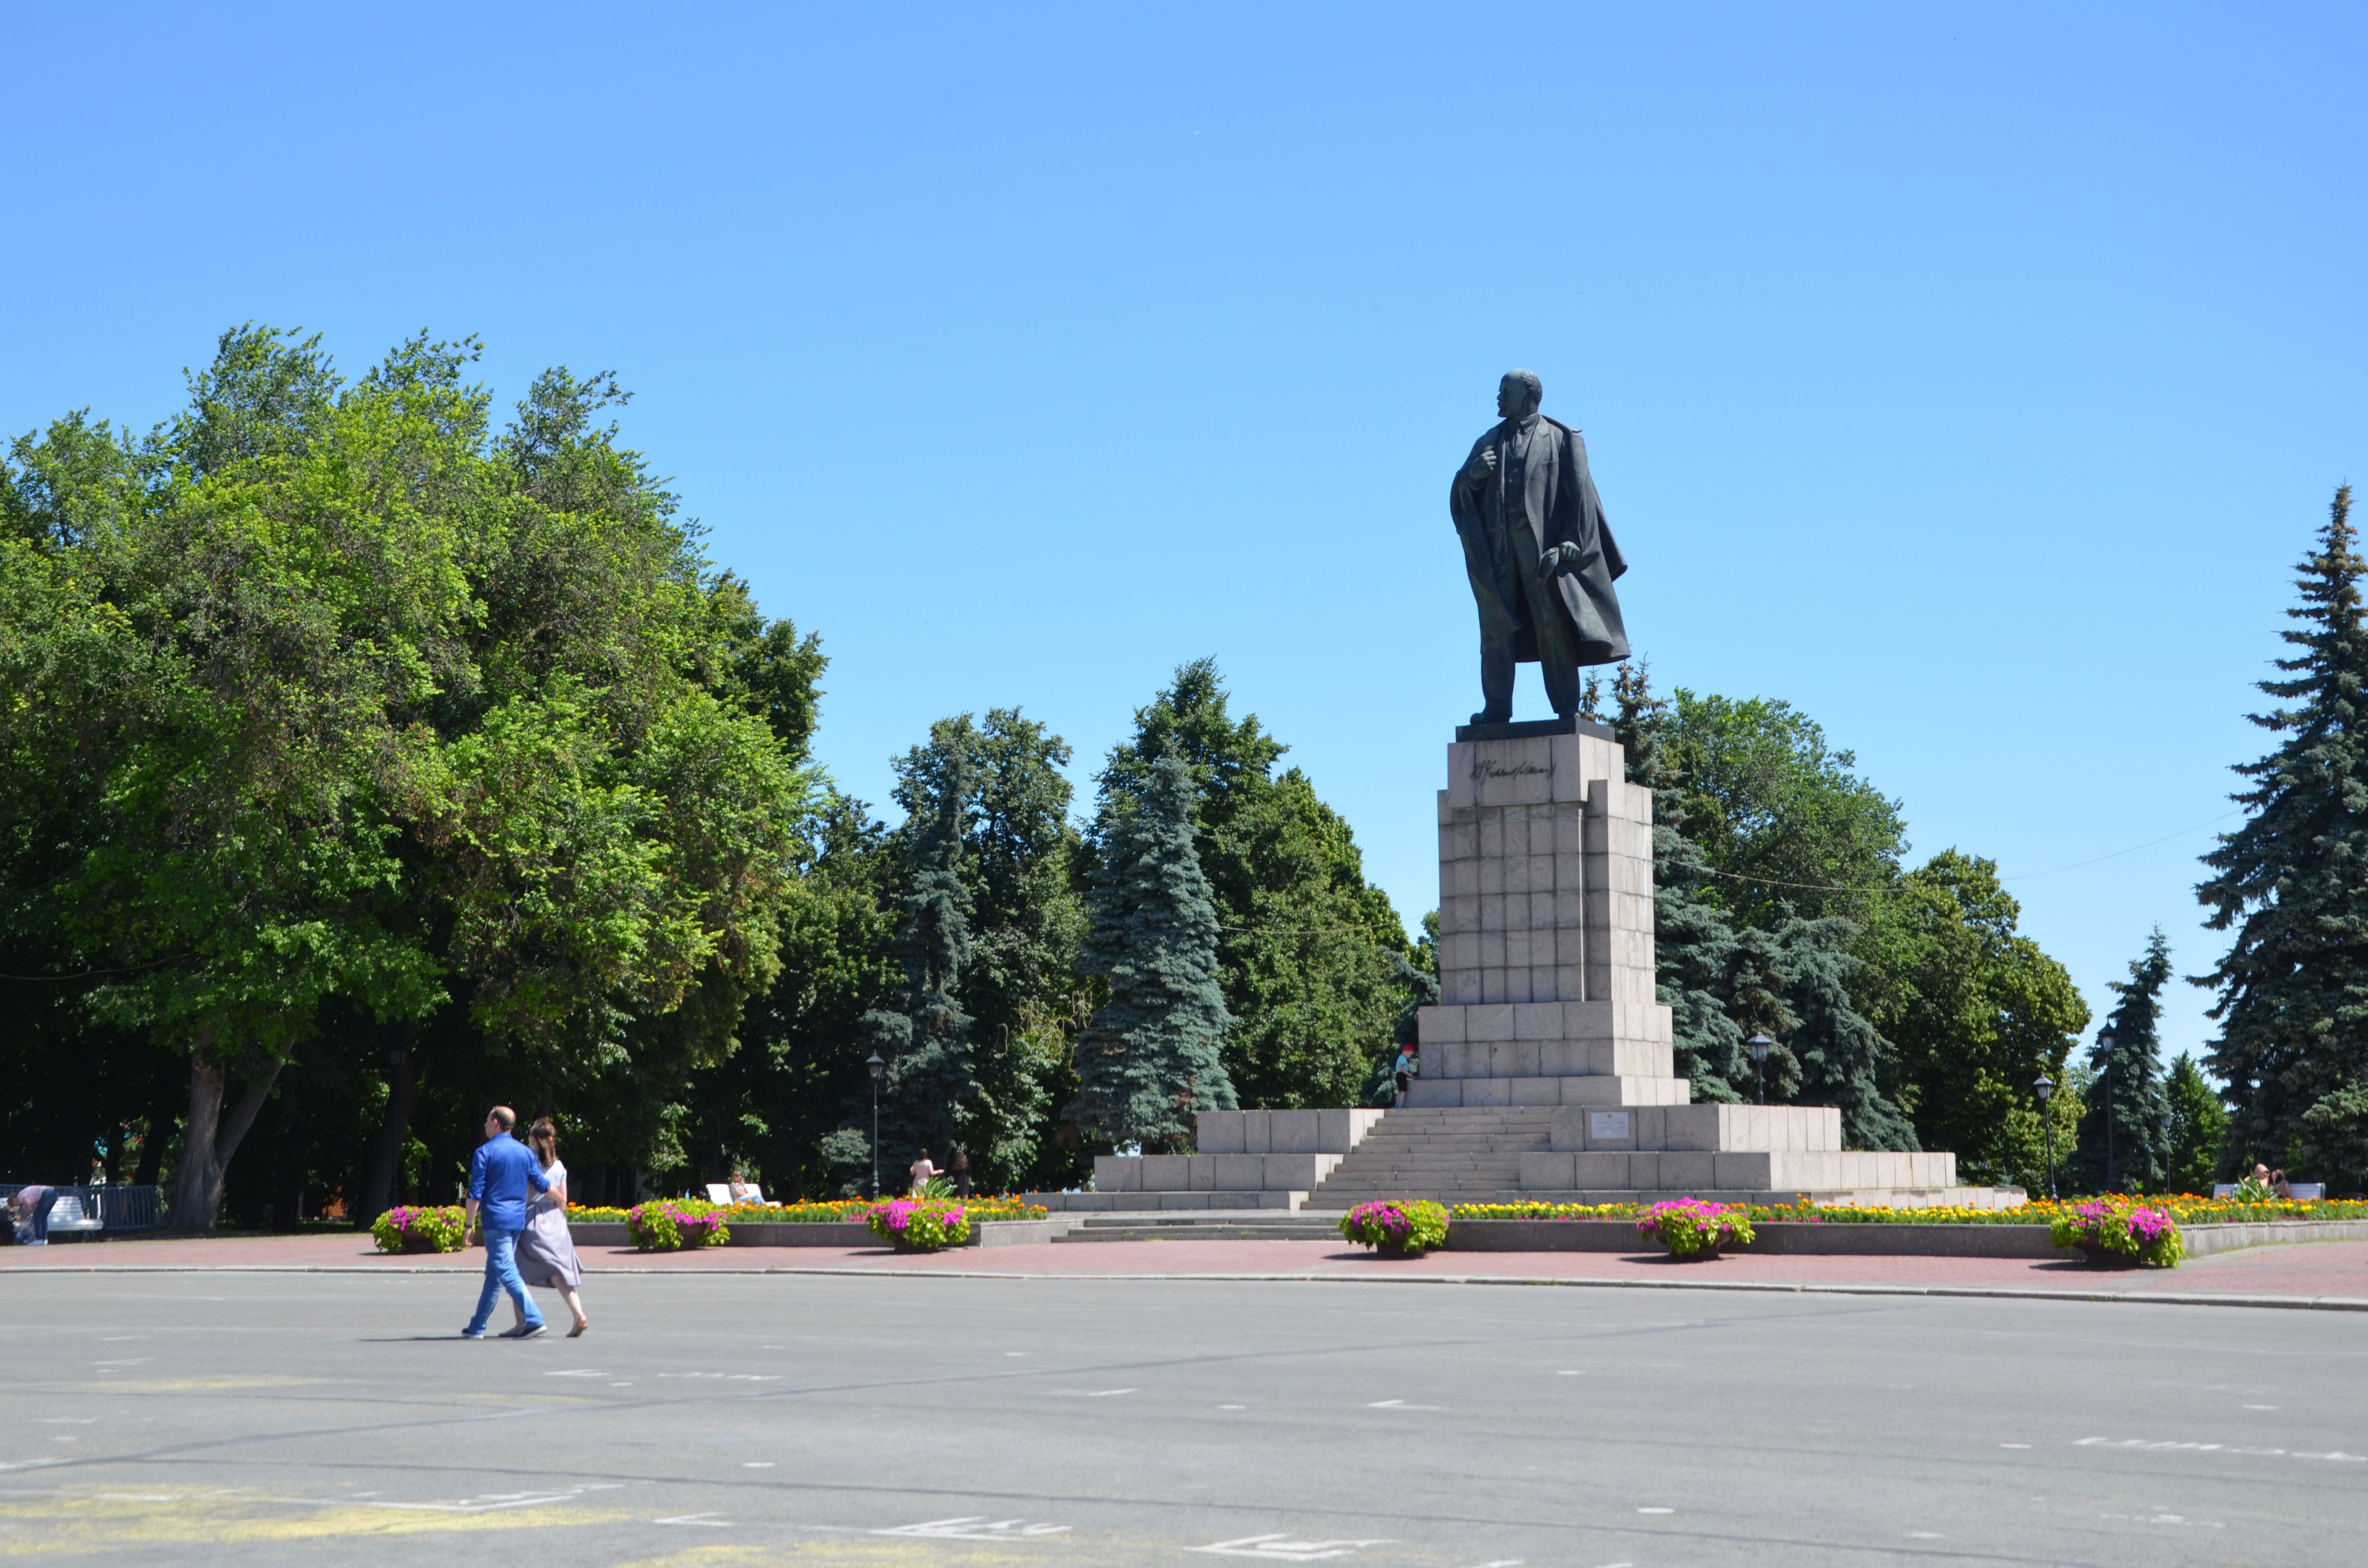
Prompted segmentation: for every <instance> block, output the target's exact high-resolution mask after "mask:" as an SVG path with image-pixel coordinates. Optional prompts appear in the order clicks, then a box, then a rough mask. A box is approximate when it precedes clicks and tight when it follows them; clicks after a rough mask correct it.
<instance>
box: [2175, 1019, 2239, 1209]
mask: <svg viewBox="0 0 2368 1568" xmlns="http://www.w3.org/2000/svg"><path fill="white" fill-rule="evenodd" d="M2164 1097H2165V1098H2166V1099H2168V1100H2169V1103H2170V1176H2169V1180H2168V1181H2166V1182H2165V1183H2164V1184H2163V1187H2164V1190H2165V1191H2168V1192H2209V1191H2211V1190H2212V1182H2213V1180H2214V1177H2215V1176H2217V1175H2218V1174H2219V1170H2220V1150H2221V1144H2222V1143H2223V1142H2225V1141H2226V1138H2227V1135H2228V1113H2227V1112H2226V1110H2224V1109H2222V1108H2221V1105H2220V1096H2219V1093H2218V1092H2217V1091H2216V1090H2214V1088H2213V1087H2212V1084H2211V1081H2210V1080H2209V1079H2207V1078H2205V1077H2204V1076H2203V1068H2201V1067H2198V1066H2197V1065H2196V1064H2195V1058H2193V1057H2192V1056H2190V1055H2189V1054H2187V1052H2185V1051H2180V1053H2179V1059H2178V1060H2177V1061H2175V1062H2172V1063H2171V1064H2170V1082H2169V1086H2168V1087H2167V1088H2166V1089H2165V1091H2164Z"/></svg>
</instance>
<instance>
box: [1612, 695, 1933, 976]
mask: <svg viewBox="0 0 2368 1568" xmlns="http://www.w3.org/2000/svg"><path fill="white" fill-rule="evenodd" d="M1623 674H1624V672H1623ZM1639 678H1641V671H1640V676H1639ZM1660 727H1661V728H1662V730H1663V734H1662V736H1661V749H1662V752H1663V754H1664V755H1663V757H1662V761H1661V767H1662V771H1663V775H1664V779H1665V782H1664V784H1662V785H1661V786H1657V787H1656V812H1657V811H1660V810H1663V809H1666V810H1668V813H1669V815H1670V817H1671V820H1672V821H1674V822H1677V823H1679V824H1681V826H1682V830H1683V831H1684V833H1685V834H1686V835H1687V836H1689V837H1690V838H1691V839H1692V840H1693V841H1694V842H1695V843H1697V844H1699V845H1701V846H1702V855H1703V858H1705V859H1706V860H1707V861H1708V863H1709V865H1710V867H1711V868H1712V869H1713V870H1714V871H1715V872H1717V873H1719V875H1718V878H1717V880H1718V882H1719V892H1720V899H1719V902H1720V903H1722V904H1723V905H1724V906H1725V909H1726V910H1727V912H1728V914H1729V916H1730V918H1732V919H1733V920H1734V921H1735V923H1736V925H1738V926H1756V927H1759V928H1760V929H1765V930H1772V929H1774V928H1775V927H1776V926H1779V925H1781V924H1782V923H1783V921H1784V920H1785V919H1787V918H1789V917H1790V916H1791V915H1793V914H1794V913H1799V914H1804V915H1810V916H1813V917H1814V916H1817V915H1862V914H1863V911H1864V907H1865V896H1866V890H1870V889H1879V888H1882V887H1884V886H1887V885H1888V884H1889V883H1890V881H1892V880H1893V879H1894V878H1895V877H1896V875H1897V874H1898V871H1899V856H1900V853H1901V846H1902V844H1903V841H1904V838H1905V828H1904V826H1903V824H1902V822H1901V818H1900V812H1899V802H1898V801H1894V800H1891V799H1889V798H1887V797H1885V796H1884V794H1883V793H1882V791H1880V790H1877V789H1875V787H1874V786H1873V785H1872V784H1870V783H1868V782H1866V780H1864V779H1862V778H1859V777H1858V775H1857V773H1856V772H1855V771H1854V769H1855V768H1856V767H1857V758H1856V756H1853V755H1852V754H1851V753H1850V752H1849V751H1845V750H1836V749H1834V748H1833V747H1832V746H1831V745H1829V744H1827V739H1826V733H1825V731H1824V729H1823V728H1822V727H1821V726H1820V725H1818V724H1817V723H1816V721H1815V720H1812V719H1811V718H1809V717H1808V716H1807V715H1806V714H1804V713H1802V712H1800V711H1799V710H1796V709H1794V708H1793V706H1792V705H1791V704H1789V703H1785V702H1780V701H1775V700H1771V699H1764V698H1751V699H1742V700H1738V699H1733V698H1726V697H1719V696H1715V695H1708V694H1697V693H1695V692H1692V691H1689V690H1687V689H1685V688H1684V687H1679V690H1678V692H1677V700H1676V703H1675V705H1674V707H1673V708H1672V709H1671V710H1668V712H1667V713H1666V714H1665V715H1664V716H1663V717H1662V721H1661V725H1660ZM1663 789H1666V790H1668V792H1669V795H1670V800H1669V801H1668V806H1667V807H1666V808H1664V807H1662V806H1661V804H1660V801H1659V795H1660V790H1663Z"/></svg>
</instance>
